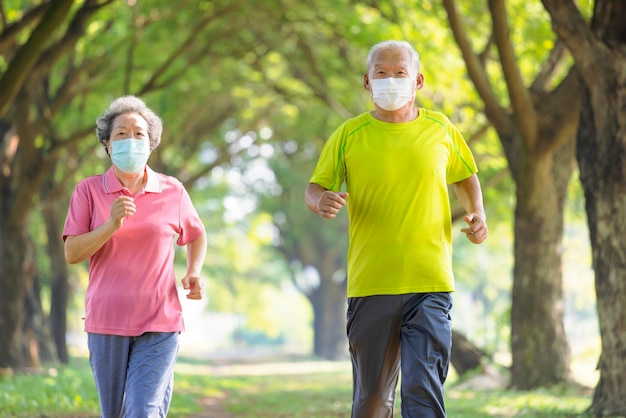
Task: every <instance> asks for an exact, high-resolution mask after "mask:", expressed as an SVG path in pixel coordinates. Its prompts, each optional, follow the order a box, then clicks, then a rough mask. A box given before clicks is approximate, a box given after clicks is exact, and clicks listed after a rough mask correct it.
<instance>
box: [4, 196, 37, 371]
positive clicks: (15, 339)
mask: <svg viewBox="0 0 626 418" xmlns="http://www.w3.org/2000/svg"><path fill="white" fill-rule="evenodd" d="M2 193H3V194H2V201H0V368H21V367H23V366H24V363H23V361H22V346H21V343H22V328H23V325H24V300H25V299H26V289H27V288H28V287H29V286H30V283H28V282H27V280H28V278H26V277H24V275H23V266H24V258H25V253H26V245H25V242H26V240H25V230H24V228H22V227H21V225H16V224H15V223H13V222H12V220H11V216H10V209H9V208H7V206H8V201H9V199H7V196H6V194H5V193H4V190H3V191H2Z"/></svg>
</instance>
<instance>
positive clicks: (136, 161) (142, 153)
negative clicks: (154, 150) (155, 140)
mask: <svg viewBox="0 0 626 418" xmlns="http://www.w3.org/2000/svg"><path fill="white" fill-rule="evenodd" d="M149 156H150V142H149V141H148V140H147V139H134V138H127V139H118V140H115V141H111V161H113V164H115V166H116V167H117V168H119V169H120V170H122V171H123V172H124V173H128V174H133V173H138V172H139V171H141V170H143V168H144V167H145V166H146V163H147V162H148V157H149Z"/></svg>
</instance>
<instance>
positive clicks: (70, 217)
mask: <svg viewBox="0 0 626 418" xmlns="http://www.w3.org/2000/svg"><path fill="white" fill-rule="evenodd" d="M92 207H93V201H92V199H91V194H90V192H89V185H88V183H87V182H86V181H81V182H79V183H78V184H77V185H76V188H75V189H74V192H72V197H71V198H70V205H69V208H68V211H67V216H66V218H65V226H64V227H63V241H65V239H66V238H67V237H68V236H70V235H82V234H85V233H87V232H89V231H90V227H91V216H92Z"/></svg>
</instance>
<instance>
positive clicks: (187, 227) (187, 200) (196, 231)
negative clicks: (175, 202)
mask: <svg viewBox="0 0 626 418" xmlns="http://www.w3.org/2000/svg"><path fill="white" fill-rule="evenodd" d="M204 233H205V228H204V224H203V223H202V220H201V219H200V216H199V215H198V212H197V211H196V208H195V207H194V206H193V203H192V202H191V197H190V196H189V193H188V192H187V190H186V189H185V188H184V187H183V186H182V185H181V195H180V230H179V236H178V240H177V241H176V243H177V244H178V245H181V246H182V245H187V244H188V243H190V242H191V241H193V240H195V239H196V238H198V237H200V236H201V235H202V234H204Z"/></svg>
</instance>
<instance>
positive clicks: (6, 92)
mask: <svg viewBox="0 0 626 418" xmlns="http://www.w3.org/2000/svg"><path fill="white" fill-rule="evenodd" d="M73 2H74V1H73V0H58V1H54V2H52V3H51V4H50V6H49V7H48V9H47V10H46V12H45V14H44V16H43V18H42V20H41V22H39V25H37V27H36V28H35V29H34V30H33V32H32V33H31V35H30V38H29V39H28V41H26V43H25V44H24V45H23V46H22V47H21V48H20V49H19V51H17V53H16V54H15V57H14V58H13V60H12V61H11V63H10V64H9V68H8V69H7V71H6V72H5V73H4V75H3V76H2V78H0V92H2V93H1V94H0V117H2V116H4V115H5V114H6V113H7V111H8V110H9V106H10V104H11V102H13V99H14V98H15V96H16V95H17V92H19V91H20V89H21V88H22V85H23V84H24V82H25V80H26V79H27V77H28V76H29V75H30V73H31V71H32V70H33V68H34V67H35V65H36V64H37V60H38V58H39V54H40V53H41V51H42V50H43V49H44V47H45V45H46V43H47V42H48V41H49V39H50V37H51V36H52V34H53V33H54V32H55V31H56V30H57V28H58V26H59V22H63V21H64V20H65V18H66V17H67V15H68V14H69V12H70V9H71V7H72V3H73Z"/></svg>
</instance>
